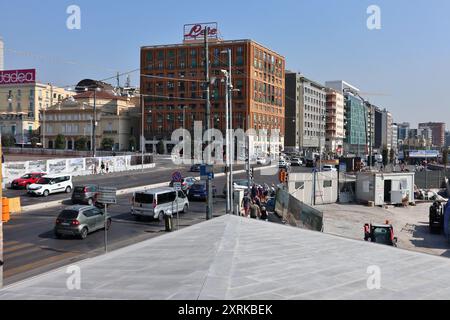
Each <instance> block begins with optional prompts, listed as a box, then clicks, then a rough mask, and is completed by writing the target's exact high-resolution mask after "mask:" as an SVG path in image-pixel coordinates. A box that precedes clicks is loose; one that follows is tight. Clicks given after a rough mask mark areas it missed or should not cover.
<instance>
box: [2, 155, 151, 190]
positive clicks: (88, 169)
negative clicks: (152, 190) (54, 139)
mask: <svg viewBox="0 0 450 320" xmlns="http://www.w3.org/2000/svg"><path fill="white" fill-rule="evenodd" d="M137 159H141V157H138V156H131V155H128V156H115V157H99V158H74V159H48V160H34V161H25V162H6V163H4V164H3V183H4V184H5V185H7V184H10V183H11V182H12V181H13V180H14V179H17V178H20V177H22V176H23V175H25V174H27V173H32V172H33V173H34V172H45V173H47V174H71V175H73V176H87V175H92V174H99V173H101V164H102V163H103V164H104V168H105V169H104V170H105V171H108V172H109V173H114V172H124V171H133V170H140V169H142V168H144V169H149V168H154V167H155V164H154V163H146V161H147V162H148V161H153V158H152V157H145V159H144V165H142V161H139V160H137ZM136 163H139V164H138V165H136Z"/></svg>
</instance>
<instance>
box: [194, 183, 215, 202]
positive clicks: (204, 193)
mask: <svg viewBox="0 0 450 320" xmlns="http://www.w3.org/2000/svg"><path fill="white" fill-rule="evenodd" d="M212 195H213V197H216V195H217V189H216V186H214V185H213V186H212ZM188 198H189V201H193V200H206V199H207V198H208V190H207V189H206V183H205V182H204V181H200V182H196V183H194V184H193V185H192V187H191V189H190V190H189V196H188Z"/></svg>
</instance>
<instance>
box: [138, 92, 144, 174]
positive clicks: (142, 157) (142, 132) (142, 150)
mask: <svg viewBox="0 0 450 320" xmlns="http://www.w3.org/2000/svg"><path fill="white" fill-rule="evenodd" d="M139 97H140V99H139V100H140V102H141V161H142V172H144V152H145V136H144V117H145V100H144V95H143V94H140V96H139Z"/></svg>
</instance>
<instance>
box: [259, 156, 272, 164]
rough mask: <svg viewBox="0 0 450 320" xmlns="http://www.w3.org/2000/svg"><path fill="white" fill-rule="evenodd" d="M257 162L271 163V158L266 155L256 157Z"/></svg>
mask: <svg viewBox="0 0 450 320" xmlns="http://www.w3.org/2000/svg"><path fill="white" fill-rule="evenodd" d="M256 163H257V164H260V165H266V164H269V163H270V160H269V159H268V158H266V157H258V158H257V159H256Z"/></svg>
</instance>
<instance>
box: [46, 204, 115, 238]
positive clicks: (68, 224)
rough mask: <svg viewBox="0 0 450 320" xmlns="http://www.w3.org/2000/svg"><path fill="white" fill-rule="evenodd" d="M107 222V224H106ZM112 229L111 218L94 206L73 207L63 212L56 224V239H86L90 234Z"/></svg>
mask: <svg viewBox="0 0 450 320" xmlns="http://www.w3.org/2000/svg"><path fill="white" fill-rule="evenodd" d="M105 222H106V223H105ZM105 227H106V229H107V230H108V229H109V228H110V227H111V217H109V216H107V217H106V218H105V213H104V212H103V211H102V210H100V209H98V208H96V207H93V206H81V205H77V206H73V207H70V208H67V209H64V210H63V211H61V213H60V214H59V215H58V218H57V219H56V222H55V228H54V233H55V236H56V238H61V237H62V236H66V235H67V236H78V237H80V238H81V239H86V237H87V236H88V234H89V233H92V232H94V231H97V230H100V229H105Z"/></svg>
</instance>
